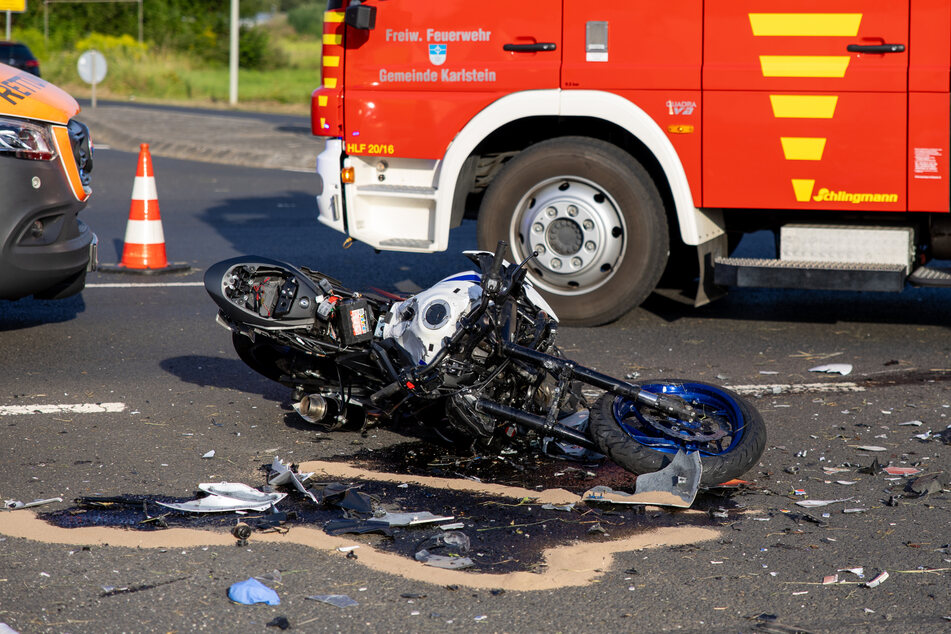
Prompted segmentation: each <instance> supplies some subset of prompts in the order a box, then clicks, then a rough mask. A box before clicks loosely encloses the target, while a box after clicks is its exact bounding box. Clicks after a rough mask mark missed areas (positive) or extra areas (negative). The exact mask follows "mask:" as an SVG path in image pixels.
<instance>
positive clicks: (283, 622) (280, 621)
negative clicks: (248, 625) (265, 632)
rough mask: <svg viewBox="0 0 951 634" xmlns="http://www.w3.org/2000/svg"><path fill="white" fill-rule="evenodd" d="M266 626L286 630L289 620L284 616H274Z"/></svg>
mask: <svg viewBox="0 0 951 634" xmlns="http://www.w3.org/2000/svg"><path fill="white" fill-rule="evenodd" d="M267 627H279V628H281V629H282V630H286V629H290V627H291V622H290V621H288V620H287V617H286V616H275V617H274V618H273V619H271V620H270V621H268V622H267Z"/></svg>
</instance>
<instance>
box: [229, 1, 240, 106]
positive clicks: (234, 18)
mask: <svg viewBox="0 0 951 634" xmlns="http://www.w3.org/2000/svg"><path fill="white" fill-rule="evenodd" d="M228 67H229V68H228V103H229V104H231V105H232V106H234V105H237V103H238V0H231V46H230V47H229V52H228Z"/></svg>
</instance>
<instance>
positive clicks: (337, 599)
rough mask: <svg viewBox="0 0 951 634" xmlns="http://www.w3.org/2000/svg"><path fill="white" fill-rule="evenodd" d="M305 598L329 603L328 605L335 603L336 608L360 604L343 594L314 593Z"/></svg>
mask: <svg viewBox="0 0 951 634" xmlns="http://www.w3.org/2000/svg"><path fill="white" fill-rule="evenodd" d="M307 598H308V599H312V600H314V601H321V602H323V603H329V604H330V605H335V606H337V607H338V608H349V607H350V606H352V605H360V604H359V603H358V602H357V601H354V600H353V599H351V598H350V597H348V596H347V595H345V594H315V595H314V596H310V597H307Z"/></svg>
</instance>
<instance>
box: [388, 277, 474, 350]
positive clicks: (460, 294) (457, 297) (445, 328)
mask: <svg viewBox="0 0 951 634" xmlns="http://www.w3.org/2000/svg"><path fill="white" fill-rule="evenodd" d="M480 279H481V277H480V276H479V274H478V273H475V272H467V273H460V274H457V275H454V276H452V277H447V278H446V279H444V280H442V281H441V282H438V283H437V284H435V285H433V286H431V287H429V288H428V289H426V290H424V291H421V292H420V293H417V294H416V295H414V296H412V297H410V298H409V299H407V300H405V301H402V302H400V303H398V304H396V305H394V306H393V308H392V310H391V311H390V314H389V315H388V316H387V321H386V323H385V324H384V326H383V338H384V339H386V338H393V339H395V340H396V341H397V343H399V344H400V345H401V346H402V347H403V348H404V349H405V350H406V351H407V352H408V353H409V354H410V356H411V357H412V358H413V360H414V361H415V362H416V363H417V364H418V365H427V364H428V363H429V362H430V361H432V359H433V357H435V356H436V354H438V353H439V349H440V348H441V347H442V341H443V339H444V338H445V337H449V336H451V335H452V334H453V333H455V332H456V327H457V325H458V323H459V318H460V317H462V316H463V315H464V314H466V313H467V312H468V311H469V310H470V309H471V308H472V307H473V306H474V305H475V304H476V303H478V301H479V299H480V298H481V297H482V287H481V286H480V285H479V280H480Z"/></svg>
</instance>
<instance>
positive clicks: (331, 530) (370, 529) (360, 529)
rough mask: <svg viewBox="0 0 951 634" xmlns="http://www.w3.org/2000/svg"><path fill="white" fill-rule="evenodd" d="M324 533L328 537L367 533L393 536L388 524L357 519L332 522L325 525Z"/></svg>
mask: <svg viewBox="0 0 951 634" xmlns="http://www.w3.org/2000/svg"><path fill="white" fill-rule="evenodd" d="M324 532H325V533H327V534H328V535H344V534H353V535H363V534H365V533H382V534H383V535H386V536H392V535H393V530H392V529H391V528H390V525H389V524H387V523H386V522H381V521H379V520H361V519H356V518H342V519H336V520H330V521H329V522H327V523H326V524H324Z"/></svg>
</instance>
